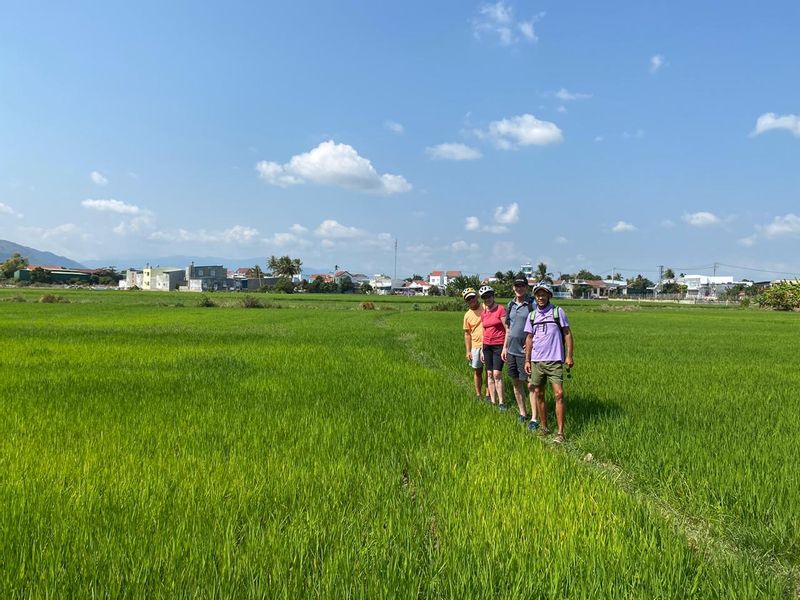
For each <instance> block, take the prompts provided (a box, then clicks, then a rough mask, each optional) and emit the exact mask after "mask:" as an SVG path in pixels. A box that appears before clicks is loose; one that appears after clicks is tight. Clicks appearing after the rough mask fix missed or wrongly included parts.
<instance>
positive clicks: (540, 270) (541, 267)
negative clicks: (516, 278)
mask: <svg viewBox="0 0 800 600" xmlns="http://www.w3.org/2000/svg"><path fill="white" fill-rule="evenodd" d="M536 280H537V281H545V282H547V283H553V274H552V273H550V272H548V271H547V265H546V264H544V263H543V262H540V263H539V264H538V265H536Z"/></svg>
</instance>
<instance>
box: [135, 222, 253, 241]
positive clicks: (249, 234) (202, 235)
mask: <svg viewBox="0 0 800 600" xmlns="http://www.w3.org/2000/svg"><path fill="white" fill-rule="evenodd" d="M256 236H258V230H257V229H254V228H253V227H246V226H244V225H235V226H233V227H231V228H229V229H225V230H224V231H219V232H209V231H206V230H205V229H198V230H196V231H191V230H189V229H183V228H179V229H178V230H177V231H172V232H170V231H154V232H152V233H151V234H150V235H149V236H148V237H149V239H151V240H156V241H162V242H204V243H217V242H221V243H224V244H233V243H248V242H252V241H253V240H254V239H255V238H256Z"/></svg>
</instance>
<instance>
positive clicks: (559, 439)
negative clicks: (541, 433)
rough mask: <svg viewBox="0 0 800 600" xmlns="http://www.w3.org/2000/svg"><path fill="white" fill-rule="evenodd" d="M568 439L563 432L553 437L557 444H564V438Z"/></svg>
mask: <svg viewBox="0 0 800 600" xmlns="http://www.w3.org/2000/svg"><path fill="white" fill-rule="evenodd" d="M566 439H567V438H565V437H564V434H563V433H557V434H556V437H554V438H553V441H554V442H555V443H556V444H563V443H564V440H566Z"/></svg>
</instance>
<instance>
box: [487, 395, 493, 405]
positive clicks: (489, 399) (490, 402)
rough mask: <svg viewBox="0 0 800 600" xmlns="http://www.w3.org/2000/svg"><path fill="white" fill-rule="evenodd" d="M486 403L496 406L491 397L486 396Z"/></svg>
mask: <svg viewBox="0 0 800 600" xmlns="http://www.w3.org/2000/svg"><path fill="white" fill-rule="evenodd" d="M486 402H488V403H489V404H494V402H492V397H491V396H486Z"/></svg>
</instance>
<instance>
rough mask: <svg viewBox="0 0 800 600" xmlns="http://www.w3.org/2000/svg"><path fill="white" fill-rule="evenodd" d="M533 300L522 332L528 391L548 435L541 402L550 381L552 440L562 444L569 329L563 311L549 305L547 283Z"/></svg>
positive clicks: (537, 289)
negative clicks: (555, 424) (553, 407)
mask: <svg viewBox="0 0 800 600" xmlns="http://www.w3.org/2000/svg"><path fill="white" fill-rule="evenodd" d="M533 297H534V299H535V300H536V308H535V309H534V310H533V312H531V314H530V316H529V317H528V321H527V322H526V323H525V332H526V333H527V334H528V337H527V338H526V340H525V372H526V373H528V374H530V376H531V379H530V388H531V389H532V390H533V396H534V398H535V400H536V406H537V408H538V413H539V419H540V421H541V424H542V425H541V430H540V431H541V433H542V435H547V434H548V433H550V431H549V430H548V429H547V407H546V406H545V401H544V391H545V385H546V384H547V381H548V380H550V385H552V386H553V395H554V396H555V397H556V421H557V422H558V433H557V434H556V437H555V438H554V439H553V441H555V442H556V443H558V444H560V443H561V442H563V441H564V410H565V408H564V386H563V381H564V365H565V364H566V365H567V369H571V368H572V365H574V364H575V361H574V360H573V359H572V349H573V340H572V330H571V329H570V327H569V320H567V315H566V313H565V312H564V309H562V308H561V307H556V306H553V304H551V303H550V299H551V298H552V297H553V292H552V291H551V290H550V287H549V286H548V285H547V284H546V283H544V282H539V283H538V284H536V285H535V286H534V288H533ZM564 346H566V351H565V348H564ZM529 428H531V429H532V428H533V427H529Z"/></svg>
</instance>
